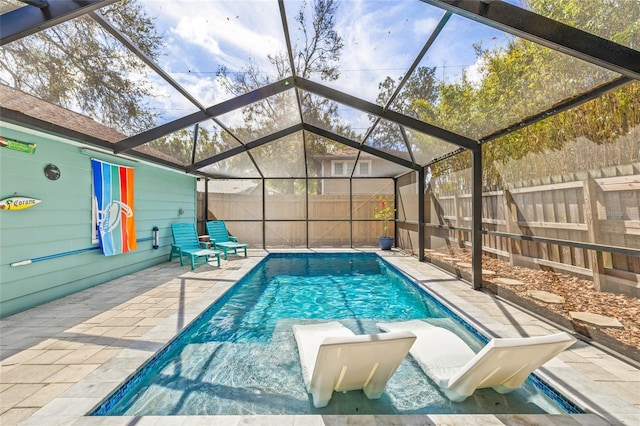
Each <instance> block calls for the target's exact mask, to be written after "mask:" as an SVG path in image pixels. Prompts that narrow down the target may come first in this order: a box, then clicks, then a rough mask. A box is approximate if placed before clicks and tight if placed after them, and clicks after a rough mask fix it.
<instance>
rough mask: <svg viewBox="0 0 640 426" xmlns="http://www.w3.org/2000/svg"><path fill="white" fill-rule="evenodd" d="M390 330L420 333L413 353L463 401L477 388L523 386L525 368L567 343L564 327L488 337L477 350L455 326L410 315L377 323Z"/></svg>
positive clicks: (453, 397) (433, 377) (452, 397)
mask: <svg viewBox="0 0 640 426" xmlns="http://www.w3.org/2000/svg"><path fill="white" fill-rule="evenodd" d="M377 326H378V327H379V328H380V329H381V330H385V331H388V332H399V331H412V332H413V333H415V335H416V336H417V337H418V339H417V340H416V342H415V344H414V345H413V347H412V348H411V351H410V352H411V356H413V358H414V359H415V360H416V361H417V362H418V364H419V365H420V367H421V368H422V369H423V370H424V372H425V374H426V375H427V376H429V377H430V378H431V380H433V381H434V382H435V383H436V384H437V385H438V386H439V387H440V389H441V390H442V392H443V393H444V394H445V395H446V396H447V397H448V398H449V399H450V400H452V401H454V402H461V401H464V400H465V399H466V398H467V397H469V396H470V395H471V394H473V392H474V391H475V390H476V389H481V388H493V389H494V390H495V391H496V392H499V393H507V392H511V391H512V390H515V389H517V388H519V387H520V386H522V384H523V383H524V381H525V380H526V379H527V377H528V376H529V374H530V373H531V372H533V371H534V370H535V369H537V368H538V367H540V366H541V365H542V364H544V363H545V362H547V361H549V360H550V359H551V358H553V357H555V356H556V355H558V354H559V353H560V352H562V351H564V350H565V349H567V348H568V347H569V346H571V345H572V344H573V343H574V342H575V341H576V339H575V338H574V337H572V336H571V335H569V334H567V333H557V334H553V335H549V336H540V337H522V338H500V339H492V340H491V341H490V342H489V343H488V344H487V345H486V346H485V347H484V348H482V350H480V352H478V353H477V354H476V353H475V352H473V350H471V348H470V347H469V346H467V344H466V343H465V342H464V341H463V340H462V339H461V338H460V337H458V336H457V335H456V334H454V333H453V332H451V331H449V330H447V329H444V328H441V327H436V326H433V325H431V324H427V323H425V322H424V321H420V320H412V321H404V322H396V323H379V324H377Z"/></svg>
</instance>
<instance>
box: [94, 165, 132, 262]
mask: <svg viewBox="0 0 640 426" xmlns="http://www.w3.org/2000/svg"><path fill="white" fill-rule="evenodd" d="M91 169H92V170H93V190H94V196H95V202H96V207H97V210H98V236H99V239H100V247H102V252H103V253H104V255H105V256H113V255H115V254H121V253H126V252H128V251H132V250H135V249H136V247H137V243H136V228H135V222H134V219H135V218H134V215H133V167H126V166H119V165H117V164H110V163H107V162H104V161H101V160H96V159H95V158H92V159H91Z"/></svg>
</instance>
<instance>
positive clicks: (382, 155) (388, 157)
mask: <svg viewBox="0 0 640 426" xmlns="http://www.w3.org/2000/svg"><path fill="white" fill-rule="evenodd" d="M303 127H304V130H306V131H308V132H311V133H315V134H317V135H319V136H322V137H323V138H327V139H331V140H333V141H336V142H339V143H341V144H343V145H347V146H350V147H351V148H355V149H358V150H361V151H364V152H366V153H368V154H371V155H375V156H376V157H379V158H382V159H384V160H387V161H391V162H392V163H395V164H398V165H400V166H403V167H406V168H408V169H411V170H420V166H419V165H417V164H414V163H413V162H411V161H409V160H405V159H404V158H400V157H398V156H396V155H393V154H389V153H388V152H385V151H381V150H379V149H376V148H373V147H371V146H369V145H363V144H361V143H359V142H356V141H354V140H351V139H349V138H345V137H344V136H340V135H337V134H335V133H333V132H330V131H328V130H324V129H321V128H319V127H316V126H313V125H311V124H307V123H305V124H303Z"/></svg>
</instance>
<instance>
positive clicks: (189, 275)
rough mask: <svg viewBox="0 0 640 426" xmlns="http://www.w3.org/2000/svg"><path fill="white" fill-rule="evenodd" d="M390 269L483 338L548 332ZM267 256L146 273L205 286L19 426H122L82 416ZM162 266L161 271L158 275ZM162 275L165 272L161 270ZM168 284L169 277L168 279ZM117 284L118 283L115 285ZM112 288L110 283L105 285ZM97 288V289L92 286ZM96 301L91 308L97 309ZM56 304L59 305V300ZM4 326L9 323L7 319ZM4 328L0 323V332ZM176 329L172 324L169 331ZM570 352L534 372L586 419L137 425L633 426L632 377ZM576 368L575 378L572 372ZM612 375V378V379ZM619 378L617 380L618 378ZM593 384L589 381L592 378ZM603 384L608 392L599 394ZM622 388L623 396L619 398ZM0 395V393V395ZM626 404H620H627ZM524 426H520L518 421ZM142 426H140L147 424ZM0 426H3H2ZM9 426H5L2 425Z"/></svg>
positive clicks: (441, 275) (434, 278)
mask: <svg viewBox="0 0 640 426" xmlns="http://www.w3.org/2000/svg"><path fill="white" fill-rule="evenodd" d="M314 251H323V252H340V251H344V252H359V251H364V250H335V249H330V250H329V249H327V250H272V251H271V252H314ZM376 252H377V253H378V254H379V255H381V256H382V257H384V258H385V260H387V261H388V262H389V263H390V264H392V265H393V266H394V267H396V268H397V269H399V270H400V271H402V273H403V274H405V275H407V276H408V277H409V278H411V279H413V280H414V281H416V282H417V283H418V284H419V285H420V286H421V287H423V288H425V289H427V290H428V291H429V292H431V293H433V294H435V295H436V297H438V298H439V299H440V300H441V301H442V302H443V303H444V304H445V305H447V306H449V307H450V308H453V310H454V312H456V313H457V314H459V315H460V316H461V317H462V318H464V319H465V320H466V321H467V322H469V323H470V324H472V325H473V326H474V327H476V328H477V329H478V330H480V331H481V332H483V333H485V334H486V335H488V336H502V337H512V336H514V337H515V336H521V335H522V331H523V330H527V334H531V333H533V334H536V333H538V334H547V333H550V332H553V331H554V330H555V329H554V328H553V327H552V326H550V325H549V324H547V323H544V322H542V321H540V320H537V319H535V318H533V317H531V316H529V315H528V314H526V313H524V312H521V311H519V310H517V309H516V308H515V307H513V306H508V305H507V304H502V303H501V302H499V301H498V300H497V299H495V298H492V297H491V296H490V295H488V294H486V293H481V292H473V291H472V290H471V289H470V288H469V286H468V284H465V283H463V282H462V281H460V280H458V279H457V278H456V277H452V276H450V275H449V274H446V273H445V272H443V271H441V270H439V269H437V268H435V267H433V266H431V265H429V264H427V263H422V262H419V261H418V260H417V259H416V258H415V257H412V256H409V255H406V254H404V253H400V252H397V251H391V252H380V251H376ZM267 254H268V252H266V251H262V250H250V255H249V257H248V258H246V259H245V258H235V257H234V258H233V260H232V261H231V262H223V266H222V267H221V268H215V267H209V266H203V267H200V268H198V269H196V270H195V271H193V272H191V271H188V270H187V269H185V268H179V267H178V268H175V267H171V268H167V267H166V266H167V265H165V264H161V265H160V266H159V267H157V268H151V269H150V270H149V271H148V272H149V273H152V272H156V271H157V272H158V273H165V274H167V279H172V276H171V274H172V273H174V274H175V273H178V275H179V277H181V279H182V280H183V281H184V280H187V281H188V280H202V281H207V280H210V281H211V286H210V287H209V288H206V289H205V290H204V291H203V292H202V294H201V295H200V296H198V297H196V298H194V299H193V300H191V301H189V303H186V304H185V306H183V310H182V313H181V315H182V317H181V318H179V315H178V314H174V315H171V316H170V317H168V318H166V319H165V320H163V321H162V322H160V323H159V324H158V325H156V326H155V327H153V328H151V329H150V330H149V331H148V332H146V333H144V334H143V335H141V336H139V337H138V338H137V339H132V340H133V342H132V343H131V344H130V345H129V346H128V347H124V348H122V349H121V350H120V351H119V352H118V353H117V354H116V355H115V356H114V357H113V358H111V359H110V360H108V361H106V362H104V363H102V364H100V365H98V366H97V368H95V370H93V371H91V372H90V373H89V374H87V375H86V376H85V377H83V378H81V379H80V380H77V381H76V382H75V383H73V384H72V385H71V386H70V387H69V388H68V389H67V390H66V391H65V392H63V393H62V394H61V395H59V396H58V397H56V398H55V399H53V400H51V401H50V402H48V403H46V404H45V405H44V406H42V407H41V408H39V409H37V410H35V411H34V412H33V413H32V414H31V415H30V416H29V417H27V418H26V419H24V420H23V421H22V422H21V423H20V424H25V425H30V424H38V425H41V424H74V425H75V424H78V425H80V424H91V425H94V424H123V425H124V424H129V423H130V422H131V420H132V419H133V417H128V416H121V417H93V416H87V415H86V414H87V413H89V412H90V411H91V410H92V409H93V408H94V407H95V406H97V405H98V404H99V403H100V402H101V401H102V400H103V399H104V398H106V397H107V396H108V395H109V394H110V393H111V392H113V391H114V390H115V389H116V388H117V387H118V386H119V385H120V384H121V383H123V382H124V380H126V378H127V377H129V376H130V375H132V374H134V373H135V371H137V369H138V368H139V367H140V366H142V365H143V364H144V363H145V362H146V361H147V360H148V359H149V358H151V357H152V356H153V355H154V354H155V353H156V352H157V351H158V350H159V349H161V348H162V347H163V346H164V345H166V344H167V343H168V342H169V341H170V340H171V339H173V338H174V337H175V336H176V335H177V334H178V333H179V332H180V331H181V330H182V329H183V328H184V327H186V326H187V325H188V324H189V323H190V322H191V321H192V320H193V319H195V318H196V317H197V316H198V315H200V313H202V312H203V311H204V310H205V309H207V307H208V306H209V305H210V304H211V303H213V301H214V300H215V299H216V298H218V297H220V296H221V295H222V294H223V293H224V291H226V290H225V288H229V287H231V286H232V285H233V284H234V283H235V281H237V280H238V279H240V278H241V277H242V276H244V275H245V274H246V273H248V272H249V270H251V269H252V268H253V267H254V266H255V265H256V264H257V263H259V262H260V261H261V260H262V259H263V258H264V257H265V256H266V255H267ZM163 265H165V267H164V268H163ZM165 269H170V271H169V270H165ZM174 278H175V277H174ZM114 281H118V280H114ZM120 282H121V283H122V284H120V285H125V284H126V283H127V281H126V280H120ZM109 284H110V285H112V286H116V287H117V286H118V285H119V284H118V282H115V283H113V282H110V283H109ZM99 287H100V286H99ZM99 302H100V300H92V303H99ZM61 303H64V299H61ZM483 304H484V305H488V306H489V307H490V306H491V305H493V307H494V310H495V308H496V307H497V308H498V309H497V311H504V312H509V318H511V319H512V320H513V321H512V323H511V324H509V323H508V322H507V323H505V321H501V320H499V319H496V318H495V317H492V315H490V314H488V312H490V311H487V310H486V309H485V308H486V307H487V306H483ZM45 309H46V306H43V307H38V308H34V309H33V310H31V313H32V314H33V315H35V316H37V315H38V314H39V313H42V312H43V311H44V310H45ZM9 318H11V317H9ZM6 322H7V321H5V320H1V322H0V324H4V323H6ZM176 324H179V326H178V327H177V326H176ZM574 346H576V347H575V348H574V347H572V348H570V349H569V350H567V351H566V352H567V353H566V354H561V355H560V356H558V357H557V358H556V359H554V360H552V361H550V362H549V363H547V364H545V366H544V367H543V368H542V369H540V370H538V375H539V376H540V377H541V378H542V379H543V380H544V381H546V382H548V383H549V384H550V385H551V386H552V387H554V388H555V389H557V390H558V391H560V392H561V393H562V394H564V395H565V396H567V397H568V398H569V399H570V400H572V401H573V402H574V403H576V404H577V405H579V406H580V407H582V408H583V409H584V410H585V411H587V412H588V413H590V414H571V415H569V414H567V415H551V414H550V415H524V416H523V415H449V414H438V415H427V416H414V415H409V416H407V415H398V416H366V415H356V416H347V415H345V416H326V415H306V416H305V415H292V416H171V417H157V416H146V417H140V418H136V419H142V420H143V421H144V423H142V424H172V425H173V424H189V425H191V424H207V423H210V422H211V421H212V420H214V418H215V421H216V423H220V424H229V425H232V424H233V425H235V424H240V423H242V424H344V422H345V421H346V422H348V423H349V424H370V423H369V422H370V421H372V422H374V423H382V424H391V423H392V424H441V423H453V424H460V423H465V424H469V423H470V422H472V423H476V422H477V423H482V424H510V423H513V422H521V421H527V422H535V423H547V422H551V423H552V424H553V423H555V422H556V421H558V422H562V423H564V422H565V421H567V422H570V423H571V422H576V423H580V424H585V423H588V424H632V423H640V409H638V406H640V404H639V403H640V401H639V402H636V401H635V400H634V401H633V404H632V403H629V402H627V401H625V400H624V398H623V397H624V396H625V395H624V394H625V393H628V392H633V389H635V388H638V387H639V386H640V371H639V370H637V369H635V368H633V367H632V366H629V365H628V364H624V363H622V362H621V361H618V360H616V359H614V358H612V357H610V356H609V355H607V354H604V353H603V352H602V351H599V350H598V349H597V348H593V347H590V346H589V345H586V344H585V343H583V342H579V343H577V344H576V345H574ZM589 364H592V365H593V368H594V369H595V368H597V369H599V370H602V369H603V366H605V367H606V369H608V370H610V371H611V372H613V373H615V374H613V376H612V377H614V378H619V380H617V381H616V380H609V381H606V383H605V381H602V380H600V381H598V380H594V378H593V377H588V376H587V375H585V374H584V371H588V370H589V369H590V368H591V367H590V366H589ZM576 366H579V367H580V370H582V371H578V369H576V368H575V367H576ZM616 374H617V375H616ZM620 376H622V377H620ZM596 379H597V377H596ZM603 384H612V386H609V387H606V386H603ZM626 385H629V390H627V391H625V388H626V387H627V386H626ZM3 389H4V388H3ZM627 397H628V396H627ZM526 419H528V420H526ZM147 422H148V423H147ZM3 424H4V423H3ZM7 424H9V423H7Z"/></svg>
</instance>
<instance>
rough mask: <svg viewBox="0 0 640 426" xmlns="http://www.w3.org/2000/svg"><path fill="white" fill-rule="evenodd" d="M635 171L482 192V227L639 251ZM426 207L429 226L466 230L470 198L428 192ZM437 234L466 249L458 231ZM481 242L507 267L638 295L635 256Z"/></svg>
mask: <svg viewBox="0 0 640 426" xmlns="http://www.w3.org/2000/svg"><path fill="white" fill-rule="evenodd" d="M637 170H638V169H637V166H635V165H634V166H630V167H629V168H626V169H625V168H611V169H606V170H603V171H600V172H599V173H598V175H599V176H598V177H595V176H593V175H592V174H588V173H583V174H572V175H571V176H563V177H561V178H558V180H562V181H560V182H544V183H543V182H541V181H540V180H538V181H537V182H533V181H529V182H523V183H520V184H518V185H517V186H515V185H514V186H510V187H506V188H502V189H496V188H493V189H492V190H488V191H484V192H483V195H482V201H483V202H482V218H483V219H482V226H483V229H484V230H486V231H495V232H496V233H507V234H515V235H522V236H534V237H542V238H548V239H553V240H564V241H573V242H582V243H588V244H596V245H602V246H617V247H623V248H631V249H640V174H638V172H637ZM625 172H626V173H629V172H631V174H624V173H625ZM605 174H615V175H614V176H604V175H605ZM596 176H597V175H596ZM570 179H572V180H570ZM549 180H551V179H549ZM429 201H430V202H431V204H432V205H431V214H432V220H431V223H440V224H443V225H449V226H452V227H455V228H470V227H471V195H470V194H440V195H438V194H435V195H433V196H432V197H430V198H429ZM434 219H435V220H434ZM436 234H439V235H440V236H442V235H445V238H446V239H447V240H448V241H455V242H456V243H458V245H459V246H460V247H464V246H468V245H470V241H471V236H470V232H467V231H464V230H460V229H457V230H453V231H452V230H447V231H446V232H436ZM482 243H483V250H484V251H485V252H487V253H491V254H493V255H495V256H498V257H501V258H505V259H508V261H509V262H510V263H511V264H512V265H522V266H536V267H540V266H542V267H550V268H553V269H554V270H559V271H565V272H569V273H572V274H577V275H580V276H584V277H589V278H591V279H593V282H594V285H595V287H596V288H597V289H601V290H607V291H615V292H621V293H627V294H632V295H635V296H637V295H638V289H639V288H640V286H639V284H638V283H639V281H640V279H639V278H640V258H639V257H638V256H633V255H626V254H618V253H612V252H607V251H596V250H589V249H586V248H579V247H571V246H568V245H563V244H561V243H560V244H553V243H549V242H540V241H526V240H518V239H513V238H508V237H504V236H500V235H491V234H488V235H487V234H485V235H483V241H482Z"/></svg>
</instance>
